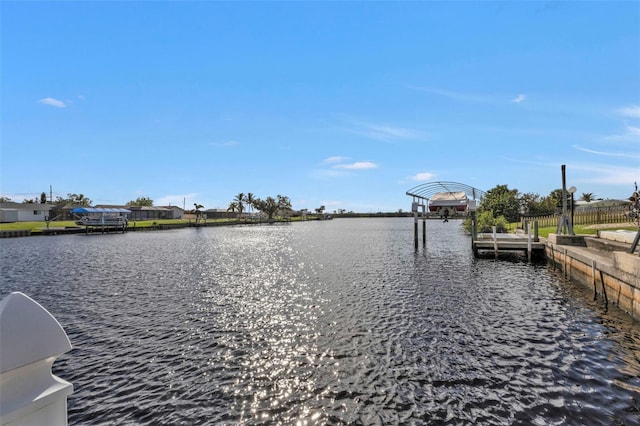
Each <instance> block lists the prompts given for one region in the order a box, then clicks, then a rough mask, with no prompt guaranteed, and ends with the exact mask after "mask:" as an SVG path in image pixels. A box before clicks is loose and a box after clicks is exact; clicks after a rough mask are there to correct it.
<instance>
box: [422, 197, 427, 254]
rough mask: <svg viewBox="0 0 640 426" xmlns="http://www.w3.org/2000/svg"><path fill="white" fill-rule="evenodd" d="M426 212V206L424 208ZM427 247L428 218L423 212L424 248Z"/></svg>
mask: <svg viewBox="0 0 640 426" xmlns="http://www.w3.org/2000/svg"><path fill="white" fill-rule="evenodd" d="M422 209H423V210H424V206H423V207H422ZM426 246H427V216H426V215H425V213H424V211H423V212H422V247H426Z"/></svg>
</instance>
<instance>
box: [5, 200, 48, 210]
mask: <svg viewBox="0 0 640 426" xmlns="http://www.w3.org/2000/svg"><path fill="white" fill-rule="evenodd" d="M54 207H55V205H53V204H40V203H13V202H11V203H0V209H3V210H7V209H10V210H51V209H52V208H54Z"/></svg>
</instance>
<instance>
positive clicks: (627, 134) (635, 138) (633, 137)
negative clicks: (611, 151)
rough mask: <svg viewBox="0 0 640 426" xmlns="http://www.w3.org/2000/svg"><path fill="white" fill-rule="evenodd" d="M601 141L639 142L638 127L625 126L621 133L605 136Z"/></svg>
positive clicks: (639, 130) (639, 133)
mask: <svg viewBox="0 0 640 426" xmlns="http://www.w3.org/2000/svg"><path fill="white" fill-rule="evenodd" d="M603 139H604V140H605V141H609V142H639V141H640V127H637V126H629V125H626V126H625V127H624V131H623V132H621V133H618V134H615V135H608V136H605V137H604V138H603Z"/></svg>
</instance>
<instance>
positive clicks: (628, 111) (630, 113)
mask: <svg viewBox="0 0 640 426" xmlns="http://www.w3.org/2000/svg"><path fill="white" fill-rule="evenodd" d="M617 112H618V114H620V115H622V116H624V117H632V118H640V105H632V106H628V107H624V108H620V109H619V110H618V111H617Z"/></svg>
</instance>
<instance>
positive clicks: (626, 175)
mask: <svg viewBox="0 0 640 426" xmlns="http://www.w3.org/2000/svg"><path fill="white" fill-rule="evenodd" d="M571 168H572V169H574V170H580V171H583V172H585V174H584V175H582V176H580V177H578V180H579V181H581V182H586V183H600V184H605V185H627V186H629V187H630V186H631V184H632V183H633V182H636V181H637V180H638V168H637V167H622V166H619V165H613V164H612V165H602V164H572V165H571Z"/></svg>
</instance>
